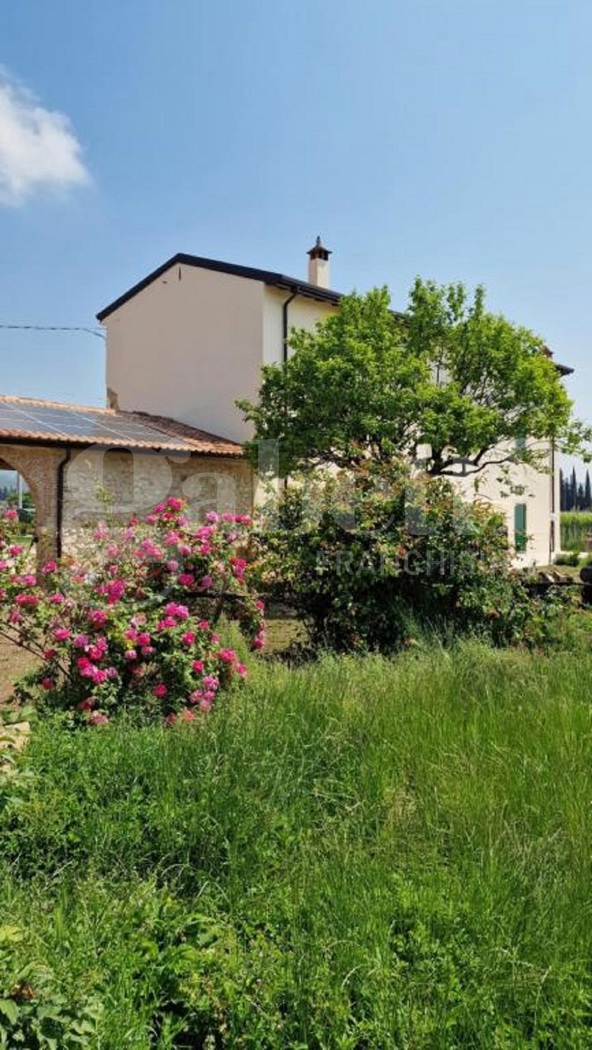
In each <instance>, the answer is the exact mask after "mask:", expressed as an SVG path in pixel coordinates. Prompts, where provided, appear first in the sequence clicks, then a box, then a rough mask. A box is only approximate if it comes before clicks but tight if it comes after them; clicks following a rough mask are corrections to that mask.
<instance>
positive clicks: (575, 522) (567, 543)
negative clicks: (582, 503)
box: [561, 510, 592, 551]
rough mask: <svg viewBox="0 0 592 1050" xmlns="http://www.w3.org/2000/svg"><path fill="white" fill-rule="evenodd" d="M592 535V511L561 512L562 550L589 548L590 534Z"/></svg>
mask: <svg viewBox="0 0 592 1050" xmlns="http://www.w3.org/2000/svg"><path fill="white" fill-rule="evenodd" d="M591 535H592V512H590V511H585V510H570V511H563V512H562V514H561V550H562V551H583V550H587V539H588V536H591Z"/></svg>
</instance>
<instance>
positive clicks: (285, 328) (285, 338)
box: [282, 292, 298, 365]
mask: <svg viewBox="0 0 592 1050" xmlns="http://www.w3.org/2000/svg"><path fill="white" fill-rule="evenodd" d="M297 295H298V292H292V295H289V296H288V298H287V299H285V300H284V302H283V303H282V364H284V365H285V364H286V362H287V360H288V307H289V305H290V303H293V302H294V299H295V298H296V296H297Z"/></svg>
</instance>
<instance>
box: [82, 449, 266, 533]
mask: <svg viewBox="0 0 592 1050" xmlns="http://www.w3.org/2000/svg"><path fill="white" fill-rule="evenodd" d="M167 496H182V497H184V498H185V499H187V500H188V501H189V502H190V504H191V507H192V509H193V510H194V512H196V513H197V512H199V511H200V510H211V509H215V510H218V511H220V512H223V511H230V512H233V513H244V512H248V511H250V510H251V509H252V506H253V473H252V470H251V468H250V466H249V465H248V463H246V462H245V461H244V460H238V459H231V458H225V457H218V456H211V457H209V456H196V455H192V456H188V455H179V456H175V455H170V454H169V455H165V454H162V453H154V454H146V453H138V452H124V451H117V452H105V453H103V452H102V451H100V450H97V449H96V448H95V449H89V450H83V451H81V452H78V453H74V454H73V455H72V460H71V462H70V463H69V464H68V466H67V467H66V471H65V487H64V506H63V525H62V536H63V550H64V553H72V551H73V550H74V549H75V548H76V547H80V546H81V544H83V543H84V542H85V540H87V538H88V533H89V530H90V528H91V527H94V526H95V525H96V524H97V522H98V521H101V520H115V521H118V522H120V521H126V520H127V519H128V518H129V517H130V516H131V515H132V514H138V515H143V514H147V513H148V512H149V511H150V510H151V509H152V507H154V505H155V504H156V503H160V502H161V501H162V500H165V499H166V498H167Z"/></svg>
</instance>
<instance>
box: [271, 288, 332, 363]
mask: <svg viewBox="0 0 592 1050" xmlns="http://www.w3.org/2000/svg"><path fill="white" fill-rule="evenodd" d="M289 298H290V293H289V292H284V291H282V290H280V289H279V288H271V287H269V286H267V285H265V286H264V289H263V308H264V316H263V353H262V364H266V365H277V364H280V363H281V361H282V354H283V339H284V336H283V323H284V318H283V304H284V303H285V302H286V300H287V299H289ZM335 310H336V307H335V306H332V305H331V304H330V303H323V302H317V300H316V299H304V298H303V297H302V296H297V297H296V298H295V299H293V300H292V302H291V303H290V304H289V306H288V333H289V331H290V329H292V328H306V329H307V330H308V331H309V332H311V331H313V329H314V328H315V326H316V324H317V323H318V322H319V321H322V320H323V318H325V317H329V316H330V315H331V314H332V313H335ZM289 346H290V343H289V336H288V351H289Z"/></svg>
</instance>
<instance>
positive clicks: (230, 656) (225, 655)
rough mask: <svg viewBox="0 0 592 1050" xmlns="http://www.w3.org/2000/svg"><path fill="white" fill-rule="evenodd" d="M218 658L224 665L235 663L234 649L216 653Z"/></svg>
mask: <svg viewBox="0 0 592 1050" xmlns="http://www.w3.org/2000/svg"><path fill="white" fill-rule="evenodd" d="M218 657H219V658H220V660H222V663H224V664H233V663H235V661H236V653H235V651H234V649H221V650H220V652H219V653H218Z"/></svg>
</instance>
